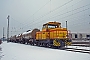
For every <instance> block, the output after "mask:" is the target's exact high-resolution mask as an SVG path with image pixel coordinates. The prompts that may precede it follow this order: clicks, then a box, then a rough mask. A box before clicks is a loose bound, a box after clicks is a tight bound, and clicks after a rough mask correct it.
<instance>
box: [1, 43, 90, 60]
mask: <svg viewBox="0 0 90 60" xmlns="http://www.w3.org/2000/svg"><path fill="white" fill-rule="evenodd" d="M0 46H1V48H2V52H3V53H2V55H4V56H3V57H2V58H1V60H90V54H84V53H79V52H70V51H65V50H58V49H49V48H43V47H37V46H30V45H24V44H17V43H7V42H4V43H3V44H1V45H0Z"/></svg>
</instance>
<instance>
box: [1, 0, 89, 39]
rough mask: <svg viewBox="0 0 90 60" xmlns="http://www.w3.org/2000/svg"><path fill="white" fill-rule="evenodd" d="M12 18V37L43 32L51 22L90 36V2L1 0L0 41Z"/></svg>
mask: <svg viewBox="0 0 90 60" xmlns="http://www.w3.org/2000/svg"><path fill="white" fill-rule="evenodd" d="M8 15H10V36H11V35H15V34H19V33H22V32H24V31H26V30H29V29H34V28H39V29H41V28H42V25H43V24H44V23H46V22H49V21H58V22H61V24H62V27H65V21H66V20H67V21H68V29H69V30H70V31H71V32H84V33H85V32H86V33H90V24H89V23H90V0H0V38H1V37H2V34H3V27H4V29H5V36H7V34H6V33H7V16H8Z"/></svg>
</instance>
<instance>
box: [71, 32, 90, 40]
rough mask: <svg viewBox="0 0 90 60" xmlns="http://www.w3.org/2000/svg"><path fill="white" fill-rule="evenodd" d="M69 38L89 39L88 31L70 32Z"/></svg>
mask: <svg viewBox="0 0 90 60" xmlns="http://www.w3.org/2000/svg"><path fill="white" fill-rule="evenodd" d="M70 37H71V39H88V40H89V39H90V33H71V34H70Z"/></svg>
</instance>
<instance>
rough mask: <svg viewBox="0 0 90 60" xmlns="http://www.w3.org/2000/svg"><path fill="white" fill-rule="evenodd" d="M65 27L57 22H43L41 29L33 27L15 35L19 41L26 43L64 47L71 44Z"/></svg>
mask: <svg viewBox="0 0 90 60" xmlns="http://www.w3.org/2000/svg"><path fill="white" fill-rule="evenodd" d="M68 34H69V33H68V30H67V28H62V27H61V23H59V22H48V23H46V24H43V27H42V31H40V30H39V29H34V30H33V31H27V33H22V34H20V36H18V37H16V40H18V39H19V41H18V42H19V43H22V42H23V43H24V44H25V43H27V44H31V45H37V46H45V47H58V48H60V47H64V46H67V45H71V39H70V38H69V37H68Z"/></svg>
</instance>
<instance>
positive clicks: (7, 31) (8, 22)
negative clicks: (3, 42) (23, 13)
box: [7, 15, 10, 42]
mask: <svg viewBox="0 0 90 60" xmlns="http://www.w3.org/2000/svg"><path fill="white" fill-rule="evenodd" d="M9 18H10V16H9V15H8V17H7V19H8V27H7V42H8V41H9Z"/></svg>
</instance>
